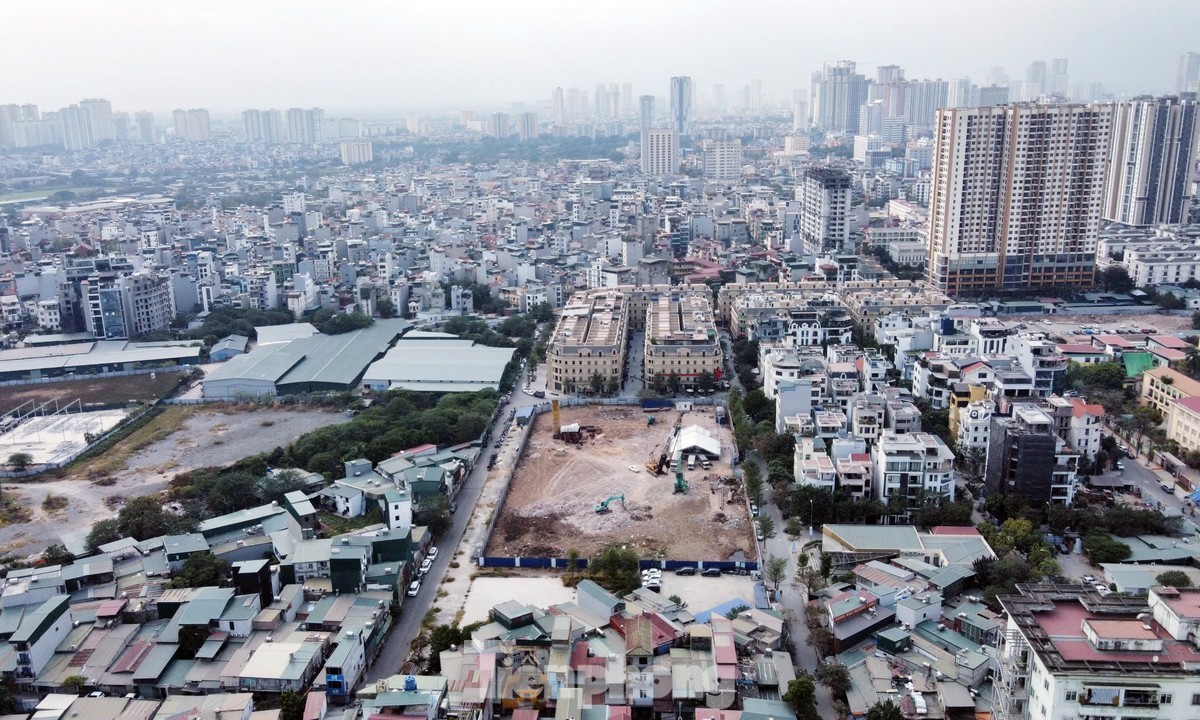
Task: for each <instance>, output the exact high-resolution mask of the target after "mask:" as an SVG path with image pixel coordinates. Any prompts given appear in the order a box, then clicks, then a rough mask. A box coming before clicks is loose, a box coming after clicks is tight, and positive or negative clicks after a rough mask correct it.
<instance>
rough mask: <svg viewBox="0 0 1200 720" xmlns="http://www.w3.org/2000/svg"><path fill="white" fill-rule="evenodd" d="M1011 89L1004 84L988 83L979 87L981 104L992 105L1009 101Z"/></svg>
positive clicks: (982, 105)
mask: <svg viewBox="0 0 1200 720" xmlns="http://www.w3.org/2000/svg"><path fill="white" fill-rule="evenodd" d="M1008 96H1009V91H1008V87H1007V86H1004V85H988V86H986V87H981V88H979V103H978V104H979V106H980V107H990V106H993V105H1004V104H1005V103H1007V102H1008Z"/></svg>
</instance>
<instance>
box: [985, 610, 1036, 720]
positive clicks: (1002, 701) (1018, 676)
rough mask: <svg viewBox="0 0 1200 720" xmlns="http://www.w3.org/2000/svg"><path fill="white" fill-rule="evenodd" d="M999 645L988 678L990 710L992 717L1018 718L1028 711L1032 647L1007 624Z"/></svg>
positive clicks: (1007, 719)
mask: <svg viewBox="0 0 1200 720" xmlns="http://www.w3.org/2000/svg"><path fill="white" fill-rule="evenodd" d="M1000 642H1001V646H1000V663H999V667H998V669H997V671H996V675H995V677H993V678H992V695H993V705H992V710H993V712H995V717H996V720H1022V719H1023V718H1027V717H1028V715H1029V668H1030V665H1031V664H1032V663H1031V662H1030V660H1031V658H1030V655H1031V654H1032V652H1033V649H1032V648H1030V646H1029V643H1028V642H1026V641H1025V636H1024V635H1023V634H1021V631H1020V630H1019V629H1017V628H1014V627H1009V628H1008V629H1007V630H1006V631H1005V633H1004V636H1003V638H1002V639H1001V641H1000Z"/></svg>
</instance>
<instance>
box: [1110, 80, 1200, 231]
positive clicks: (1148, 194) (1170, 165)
mask: <svg viewBox="0 0 1200 720" xmlns="http://www.w3.org/2000/svg"><path fill="white" fill-rule="evenodd" d="M1196 106H1197V102H1196V99H1195V96H1192V95H1188V96H1185V98H1184V99H1180V98H1177V97H1172V96H1168V97H1162V98H1158V99H1154V98H1149V97H1143V98H1135V99H1133V100H1127V101H1125V102H1120V103H1117V104H1116V106H1115V108H1114V111H1113V121H1112V154H1111V158H1110V163H1109V168H1108V187H1107V189H1106V193H1105V200H1104V218H1105V219H1106V220H1113V221H1116V222H1121V223H1125V224H1127V225H1154V224H1157V223H1180V222H1184V221H1186V220H1187V217H1188V208H1189V206H1190V205H1191V197H1192V195H1191V185H1192V178H1191V174H1192V168H1193V167H1194V164H1195V160H1196V148H1197V145H1198V144H1200V123H1198V122H1196Z"/></svg>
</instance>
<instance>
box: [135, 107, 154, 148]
mask: <svg viewBox="0 0 1200 720" xmlns="http://www.w3.org/2000/svg"><path fill="white" fill-rule="evenodd" d="M133 120H134V122H136V123H137V138H138V142H143V143H152V142H154V113H152V112H149V111H142V112H139V113H134V115H133Z"/></svg>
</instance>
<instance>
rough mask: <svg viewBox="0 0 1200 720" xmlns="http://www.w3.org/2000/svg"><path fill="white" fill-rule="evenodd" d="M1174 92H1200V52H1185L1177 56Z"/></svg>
mask: <svg viewBox="0 0 1200 720" xmlns="http://www.w3.org/2000/svg"><path fill="white" fill-rule="evenodd" d="M1175 92H1194V93H1200V53H1195V52H1186V53H1184V54H1182V55H1180V56H1179V71H1178V72H1177V73H1176V75H1175Z"/></svg>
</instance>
